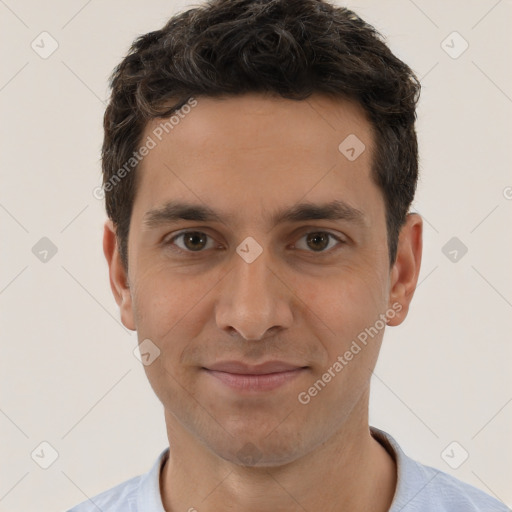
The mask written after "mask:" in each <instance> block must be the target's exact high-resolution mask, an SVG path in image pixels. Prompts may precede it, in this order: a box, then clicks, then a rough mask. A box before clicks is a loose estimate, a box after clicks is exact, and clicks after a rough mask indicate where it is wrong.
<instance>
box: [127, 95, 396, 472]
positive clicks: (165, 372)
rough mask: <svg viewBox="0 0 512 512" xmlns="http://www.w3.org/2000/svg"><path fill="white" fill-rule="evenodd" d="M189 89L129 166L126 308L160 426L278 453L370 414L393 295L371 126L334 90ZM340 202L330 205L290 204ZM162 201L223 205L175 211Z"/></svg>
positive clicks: (227, 447) (218, 450) (221, 446)
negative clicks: (177, 113)
mask: <svg viewBox="0 0 512 512" xmlns="http://www.w3.org/2000/svg"><path fill="white" fill-rule="evenodd" d="M197 101H198V104H197V106H195V107H194V108H192V109H191V112H190V113H188V114H187V115H186V116H185V117H184V118H183V119H181V120H180V122H179V124H177V125H176V126H175V127H174V128H173V129H172V130H169V133H168V134H165V132H164V136H163V137H162V140H161V141H159V140H158V139H157V138H156V137H155V135H154V134H155V133H160V132H161V130H160V131H157V132H155V131H154V130H155V129H157V128H158V125H159V124H160V122H161V121H162V120H154V121H152V122H151V123H149V124H148V126H147V127H146V130H145V133H144V135H143V138H142V140H143V141H146V140H147V137H148V136H150V137H152V138H153V139H154V140H155V142H157V145H156V147H154V148H153V149H151V151H150V152H149V154H148V155H147V156H146V157H145V158H144V160H143V161H142V162H141V164H140V167H139V169H138V170H137V173H139V183H138V188H137V192H136V199H135V203H134V206H133V213H132V218H131V227H130V233H129V246H128V253H129V266H128V283H129V287H127V288H126V290H125V293H124V294H123V298H122V299H119V303H120V305H121V314H122V319H123V322H124V324H125V325H126V326H127V327H129V328H131V329H136V330H137V331H138V338H139V341H140V342H142V341H143V340H146V339H149V340H151V343H153V344H154V345H156V346H157V347H158V348H159V350H160V355H159V356H158V357H157V358H156V359H155V360H154V361H153V362H152V363H151V364H150V365H148V366H145V370H146V373H147V376H148V378H149V381H150V383H151V386H152V387H153V389H154V391H155V392H156V394H157V396H158V397H159V399H160V400H161V401H162V403H163V405H164V407H165V411H166V419H167V422H168V428H170V429H174V430H176V429H184V430H185V431H187V432H188V433H189V434H191V435H192V436H193V437H194V438H195V439H197V440H198V441H199V442H200V443H201V444H202V445H205V446H206V447H208V448H209V449H210V450H211V451H212V452H214V453H215V454H217V455H218V456H220V457H222V458H224V459H226V460H230V461H233V462H237V461H238V462H240V460H241V457H243V456H248V457H249V458H250V457H252V458H253V459H255V460H256V459H257V461H258V463H259V464H260V465H265V464H266V465H274V464H283V463H286V462H289V461H292V460H295V459H297V458H298V457H300V456H302V455H304V454H306V453H308V452H310V451H311V450H313V449H314V448H315V447H317V446H319V445H320V444H321V443H324V442H325V441H326V440H327V439H328V438H329V437H331V436H332V435H334V434H335V433H337V432H339V431H340V429H342V428H344V426H348V425H354V424H355V423H357V424H360V423H361V422H363V421H364V420H365V418H366V413H365V411H366V409H367V404H368V391H369V383H370V376H371V371H372V369H373V368H374V366H375V363H376V360H377V356H378V352H379V348H380V344H381V340H382V335H383V328H382V326H383V324H382V318H383V317H382V316H381V317H379V315H382V314H386V312H387V311H389V310H390V308H393V306H392V304H393V302H394V297H393V293H392V289H393V282H392V281H393V279H392V272H390V267H389V260H388V247H387V236H386V222H385V206H384V199H383V196H382V193H381V191H380V190H379V188H378V187H377V186H376V185H375V183H374V181H373V179H372V178H371V175H370V168H371V162H372V152H373V147H374V139H373V136H372V131H371V127H370V124H369V122H368V121H367V120H366V118H365V116H364V113H363V111H362V109H361V108H360V107H359V106H357V105H355V104H353V103H349V102H346V101H342V100H333V99H328V98H326V97H323V96H312V97H310V98H309V99H308V100H307V101H292V100H285V99H282V98H279V99H275V98H270V97H265V96H262V95H256V94H251V95H245V96H240V97H229V98H224V99H211V98H201V97H199V98H197ZM349 136H350V137H351V138H349V139H347V141H348V142H345V143H344V144H345V145H343V144H342V146H341V149H339V146H340V144H341V143H342V142H343V141H344V140H345V139H346V138H347V137H349ZM354 136H355V137H357V139H355V138H354ZM361 143H363V144H364V145H365V149H364V150H363V151H362V153H360V151H361V150H362V149H363V146H362V145H361ZM347 144H348V147H346V146H347ZM351 148H353V149H354V150H353V151H352V149H351ZM358 153H360V154H359V155H358ZM354 156H355V157H356V158H355V159H354ZM349 157H350V158H349ZM335 201H336V202H338V203H337V204H338V206H339V208H338V210H339V212H338V213H340V215H338V216H337V215H334V216H333V217H334V218H329V215H317V217H319V218H313V217H315V216H314V215H311V213H314V210H313V211H311V210H310V211H307V209H306V212H305V214H303V215H302V216H300V215H299V214H298V213H300V208H298V207H299V206H304V203H307V204H306V206H315V205H316V206H318V207H319V208H320V207H325V206H326V205H329V204H330V205H331V206H332V204H334V203H333V202H335ZM171 203H172V204H174V205H175V204H176V203H181V204H185V203H186V204H187V205H190V206H191V207H196V208H208V209H210V210H212V211H213V212H215V213H216V214H217V215H218V219H208V218H205V220H184V219H180V218H174V217H173V216H172V215H170V214H171V213H173V211H174V212H175V211H176V209H174V210H173V208H171V206H172V205H171ZM166 206H167V209H166ZM303 210H304V209H303ZM286 212H289V213H291V215H288V216H285V215H281V216H280V215H279V214H284V213H286ZM294 213H295V214H297V215H293V214H294ZM303 213H304V212H303ZM279 217H281V218H279ZM337 217H339V218H337ZM180 234H181V236H179V235H180ZM259 251H261V253H259ZM256 256H257V257H256ZM254 258H255V259H254ZM395 306H396V304H395ZM402 307H403V312H402V319H403V316H404V312H405V308H406V304H403V305H401V306H400V309H401V308H402ZM393 309H395V310H396V309H397V308H396V307H394V308H393ZM379 318H381V321H380V322H378V320H379ZM397 318H398V317H397ZM400 321H401V320H396V319H395V321H394V322H395V323H399V322H400ZM372 327H373V330H370V332H371V333H372V335H371V336H370V335H368V332H369V331H368V330H367V331H365V329H369V328H372ZM376 327H377V328H376ZM375 331H378V332H377V333H375ZM363 332H366V333H367V334H366V344H363V343H362V342H361V341H358V340H361V339H362V338H364V335H363V336H362V337H361V333H363ZM358 336H359V338H358ZM354 341H356V342H357V345H358V346H359V348H360V350H359V351H357V349H356V348H355V346H354V345H353V342H354ZM146 343H147V342H146ZM347 351H349V352H352V357H350V359H348V358H347V357H344V355H345V354H346V353H347ZM339 356H341V357H342V359H343V361H344V363H343V364H342V363H341V362H340V359H339ZM336 361H338V365H336V364H335V363H336ZM265 363H270V365H268V366H261V365H264V364H265ZM340 365H341V369H340ZM329 369H330V372H329ZM283 370H290V371H287V372H284V371H283ZM326 372H328V373H329V374H330V375H331V378H330V379H329V378H325V377H324V380H323V385H322V384H321V383H320V384H319V383H318V381H319V380H322V376H323V375H324V374H325V373H326ZM269 373H273V374H274V375H269ZM241 374H246V375H245V376H243V375H241ZM247 374H252V375H250V376H247ZM255 374H256V375H255ZM264 374H266V375H264ZM326 380H327V381H328V382H325V381H326ZM315 382H316V383H317V384H316V388H315V389H316V392H315V391H314V390H313V391H311V388H312V387H314V386H315ZM308 390H309V391H308ZM308 397H309V398H308ZM170 423H171V424H172V425H170ZM248 452H251V453H248Z"/></svg>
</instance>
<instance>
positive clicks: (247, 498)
mask: <svg viewBox="0 0 512 512" xmlns="http://www.w3.org/2000/svg"><path fill="white" fill-rule="evenodd" d="M361 419H363V420H364V423H361V422H359V425H360V427H359V428H357V429H354V428H353V427H352V428H348V426H346V427H345V426H344V427H343V428H341V429H340V430H339V431H338V432H337V433H336V434H335V435H333V436H332V437H331V438H330V439H328V440H327V441H326V442H324V443H323V444H322V445H321V446H319V447H317V448H316V449H314V450H312V451H311V452H310V453H309V454H307V455H306V456H303V457H301V458H299V459H296V460H295V461H293V462H291V463H287V464H285V465H282V466H275V467H244V466H240V465H236V464H233V463H232V462H228V461H226V460H224V459H222V458H220V457H218V456H217V455H215V454H214V453H213V452H212V451H210V450H209V449H207V448H206V447H205V446H204V445H203V444H201V443H199V442H198V441H197V440H196V439H195V438H194V437H193V436H192V435H191V434H190V432H189V431H187V430H185V429H184V428H183V427H182V426H181V425H179V424H178V423H177V422H176V420H175V418H174V417H173V416H172V415H170V414H167V413H166V422H167V427H168V434H169V442H170V453H169V458H168V460H167V462H166V464H165V465H164V468H163V470H162V473H161V475H160V476H161V480H160V487H161V494H162V501H163V505H164V508H165V510H166V512H176V511H178V510H191V511H193V510H197V511H199V512H213V511H215V512H220V511H224V510H244V511H245V512H257V511H261V510H273V511H275V512H281V511H282V512H285V511H286V512H290V511H304V510H323V511H325V512H339V511H344V512H360V511H361V512H362V511H366V510H372V511H373V512H387V511H388V510H389V507H390V505H391V502H392V499H393V495H394V492H395V488H396V465H395V462H394V460H393V458H392V457H391V456H390V455H389V454H388V453H387V451H386V450H385V449H384V448H383V447H382V445H380V443H378V441H376V440H375V439H374V438H373V437H372V436H371V434H370V430H369V428H368V419H367V413H366V414H365V415H364V418H361Z"/></svg>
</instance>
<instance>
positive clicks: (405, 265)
mask: <svg viewBox="0 0 512 512" xmlns="http://www.w3.org/2000/svg"><path fill="white" fill-rule="evenodd" d="M422 249H423V220H422V218H421V217H420V215H418V214H417V213H410V214H408V216H407V219H406V222H405V224H404V225H403V226H402V229H401V230H400V236H399V239H398V249H397V255H396V260H395V263H394V264H393V268H392V269H391V272H390V292H389V301H388V307H389V308H393V309H395V310H396V311H397V314H396V315H395V316H394V317H393V318H390V319H389V320H388V325H399V324H401V323H402V322H403V321H404V320H405V317H406V316H407V313H408V311H409V305H410V303H411V300H412V297H413V295H414V291H415V290H416V285H417V282H418V277H419V273H420V267H421V253H422ZM397 304H400V306H401V307H400V308H398V306H397ZM393 305H395V306H393ZM398 310H399V311H398Z"/></svg>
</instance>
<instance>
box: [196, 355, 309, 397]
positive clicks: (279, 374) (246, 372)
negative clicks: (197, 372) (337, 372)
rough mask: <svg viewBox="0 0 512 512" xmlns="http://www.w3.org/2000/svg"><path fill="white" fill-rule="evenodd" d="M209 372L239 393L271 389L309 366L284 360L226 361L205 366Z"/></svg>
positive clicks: (291, 378) (304, 370)
mask: <svg viewBox="0 0 512 512" xmlns="http://www.w3.org/2000/svg"><path fill="white" fill-rule="evenodd" d="M203 369H204V370H205V371H206V372H207V374H208V375H209V376H211V377H213V378H214V379H215V381H216V382H219V383H221V384H222V385H223V386H224V387H228V388H229V389H231V390H234V391H236V392H238V393H240V392H242V393H255V392H256V393H257V392H262V391H271V390H273V389H276V388H278V387H280V386H283V385H284V384H286V383H288V382H290V381H291V380H293V379H295V378H297V377H298V376H299V375H301V374H302V373H304V372H306V371H307V369H308V367H306V366H299V365H296V364H290V363H286V362H283V361H268V362H266V363H262V364H258V365H248V364H246V363H242V362H240V361H224V362H220V363H215V364H212V365H211V366H209V367H208V368H203Z"/></svg>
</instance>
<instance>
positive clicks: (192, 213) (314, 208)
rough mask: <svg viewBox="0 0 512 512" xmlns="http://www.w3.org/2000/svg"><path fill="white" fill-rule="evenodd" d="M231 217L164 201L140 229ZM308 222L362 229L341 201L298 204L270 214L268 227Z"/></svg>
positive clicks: (356, 214) (357, 213) (359, 215)
mask: <svg viewBox="0 0 512 512" xmlns="http://www.w3.org/2000/svg"><path fill="white" fill-rule="evenodd" d="M232 218H233V215H224V216H223V215H221V214H219V213H217V212H216V211H215V210H213V209H212V208H210V207H209V206H206V205H202V204H192V203H186V202H182V201H168V202H167V203H165V204H164V205H163V206H161V207H159V208H154V209H151V210H148V211H147V212H146V213H145V214H144V219H143V222H144V225H145V226H146V227H147V228H149V229H153V228H157V227H160V226H162V225H165V224H170V223H172V222H176V221H179V220H192V221H198V222H221V223H225V222H229V221H230V220H231V219H232ZM309 220H345V221H350V222H354V223H356V224H360V225H364V224H366V222H365V215H364V213H363V212H362V211H361V210H359V209H357V208H354V207H353V206H350V205H349V204H347V203H345V202H344V201H341V200H335V201H330V202H328V203H321V204H318V203H308V202H306V203H299V204H296V205H294V206H293V207H291V208H285V209H281V210H278V211H276V212H274V213H273V214H271V216H270V223H271V224H273V225H277V224H281V223H284V222H303V221H309Z"/></svg>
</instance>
